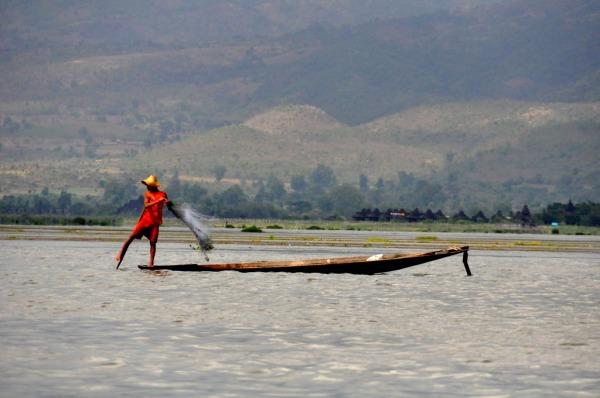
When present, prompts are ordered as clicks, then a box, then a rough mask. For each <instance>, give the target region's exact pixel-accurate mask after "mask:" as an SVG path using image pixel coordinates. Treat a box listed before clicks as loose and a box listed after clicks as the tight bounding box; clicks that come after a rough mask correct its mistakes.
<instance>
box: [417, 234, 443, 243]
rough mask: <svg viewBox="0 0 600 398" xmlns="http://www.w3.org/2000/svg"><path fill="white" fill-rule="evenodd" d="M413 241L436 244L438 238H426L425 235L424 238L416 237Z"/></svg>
mask: <svg viewBox="0 0 600 398" xmlns="http://www.w3.org/2000/svg"><path fill="white" fill-rule="evenodd" d="M415 240H416V241H417V242H436V241H438V240H439V239H438V237H437V236H427V235H426V236H417V237H416V238H415Z"/></svg>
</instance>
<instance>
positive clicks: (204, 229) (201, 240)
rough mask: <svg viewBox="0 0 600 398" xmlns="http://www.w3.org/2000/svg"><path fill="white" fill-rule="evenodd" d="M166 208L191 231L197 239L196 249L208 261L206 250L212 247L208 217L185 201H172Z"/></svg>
mask: <svg viewBox="0 0 600 398" xmlns="http://www.w3.org/2000/svg"><path fill="white" fill-rule="evenodd" d="M168 208H169V210H170V211H171V213H173V215H174V216H175V217H177V218H178V219H180V220H181V221H182V222H183V223H184V224H185V225H186V226H187V227H188V228H189V229H190V230H191V231H192V233H193V234H194V236H195V237H196V240H197V241H198V249H199V250H200V251H201V252H202V254H203V255H204V258H205V259H206V261H209V258H208V255H207V252H209V251H211V250H212V249H213V247H214V246H213V244H212V241H211V239H210V236H209V232H210V230H209V228H208V225H207V222H208V220H209V217H207V216H205V215H204V214H201V213H199V212H198V211H196V210H194V209H193V208H192V207H191V206H190V205H188V204H186V203H182V204H175V203H173V204H171V205H170V206H168Z"/></svg>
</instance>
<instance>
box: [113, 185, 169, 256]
mask: <svg viewBox="0 0 600 398" xmlns="http://www.w3.org/2000/svg"><path fill="white" fill-rule="evenodd" d="M141 182H142V184H144V185H145V186H146V188H147V189H148V190H147V191H146V192H144V210H142V214H141V215H140V218H139V220H138V222H137V224H136V226H135V227H134V228H133V230H132V231H131V234H130V235H129V237H128V238H127V240H125V242H124V243H123V247H121V250H120V251H119V254H117V256H116V257H115V260H116V261H117V268H119V266H120V265H121V262H123V259H124V258H125V253H126V252H127V249H128V248H129V245H130V244H131V242H133V240H134V239H141V238H142V236H145V237H146V238H148V240H149V241H150V258H149V259H148V267H153V266H154V256H155V255H156V242H157V241H158V227H159V225H161V224H162V222H163V218H162V214H163V208H164V206H165V204H166V205H167V206H170V205H171V201H169V199H168V198H167V193H166V192H163V191H159V189H158V187H159V186H160V182H158V178H156V176H155V175H150V176H149V177H148V178H146V179H145V180H142V181H141Z"/></svg>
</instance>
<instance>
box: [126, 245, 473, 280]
mask: <svg viewBox="0 0 600 398" xmlns="http://www.w3.org/2000/svg"><path fill="white" fill-rule="evenodd" d="M468 250H469V247H468V246H462V247H449V248H447V249H443V250H437V251H433V252H427V253H410V254H404V253H396V254H386V255H377V256H370V257H366V256H362V257H342V258H330V259H317V260H302V261H259V262H254V263H227V264H176V265H155V266H154V267H148V266H145V265H138V267H139V268H140V269H142V270H151V271H159V270H168V271H188V272H190V271H191V272H203V271H204V272H219V271H237V272H302V273H320V274H363V275H373V274H380V273H384V272H390V271H396V270H399V269H403V268H408V267H413V266H415V265H419V264H423V263H427V262H430V261H435V260H439V259H441V258H444V257H448V256H454V255H456V254H460V253H463V263H464V265H465V269H466V270H467V274H469V275H470V270H469V269H468V265H467V253H468Z"/></svg>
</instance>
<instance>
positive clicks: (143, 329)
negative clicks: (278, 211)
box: [0, 240, 600, 397]
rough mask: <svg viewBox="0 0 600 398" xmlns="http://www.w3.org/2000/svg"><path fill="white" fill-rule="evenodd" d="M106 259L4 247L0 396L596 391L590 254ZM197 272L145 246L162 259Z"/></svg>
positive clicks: (142, 252)
mask: <svg viewBox="0 0 600 398" xmlns="http://www.w3.org/2000/svg"><path fill="white" fill-rule="evenodd" d="M118 247H119V244H118V243H111V242H75V241H60V242H49V241H20V240H14V241H10V240H4V241H0V251H1V253H2V256H1V258H0V274H1V279H0V294H1V295H2V306H1V307H0V321H1V322H0V396H3V397H17V396H19V397H57V396H60V397H71V396H72V397H81V396H88V397H109V396H110V397H112V396H136V397H139V396H146V397H171V396H198V397H199V396H202V397H249V396H273V397H297V396H303V397H332V396H333V397H392V396H436V397H438V396H448V397H452V396H456V397H465V396H474V397H475V396H476V397H503V396H511V397H513V396H518V397H540V396H549V395H551V396H565V397H572V396H582V397H586V396H589V397H598V396H600V359H599V358H600V256H599V255H598V254H594V253H560V252H553V253H550V252H492V251H471V253H470V264H471V270H472V271H473V274H474V275H473V276H472V277H466V276H465V271H464V268H463V267H462V264H461V258H460V256H455V257H449V258H446V259H443V260H439V261H435V262H432V263H428V264H424V265H420V266H417V267H414V268H409V269H405V270H401V271H396V272H392V273H388V274H384V275H376V276H360V275H319V274H285V273H266V274H261V273H256V274H242V273H235V272H221V273H176V272H163V273H158V272H142V271H139V270H138V269H137V268H136V267H135V264H138V263H144V262H145V261H146V256H147V243H139V242H135V243H134V244H133V245H132V247H131V249H130V253H129V254H128V257H127V258H126V260H125V262H124V264H123V265H122V266H121V268H122V270H120V271H115V270H114V264H113V261H112V259H113V257H114V255H115V254H116V251H117V249H118ZM384 251H385V250H384ZM379 252H382V250H381V249H373V248H366V249H365V248H323V247H309V248H306V247H302V248H299V247H266V246H253V247H250V246H242V245H222V246H220V247H219V248H218V250H216V251H215V252H213V253H212V256H211V258H212V260H213V261H218V262H224V261H252V260H259V259H261V260H262V259H300V258H308V257H330V256H344V255H353V254H359V253H360V254H371V253H372V254H375V253H379ZM199 261H201V258H200V256H199V255H198V254H197V253H195V252H193V251H192V250H191V249H189V248H188V247H187V246H186V245H184V244H177V243H159V252H158V258H157V262H158V263H163V264H164V263H189V262H199Z"/></svg>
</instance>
